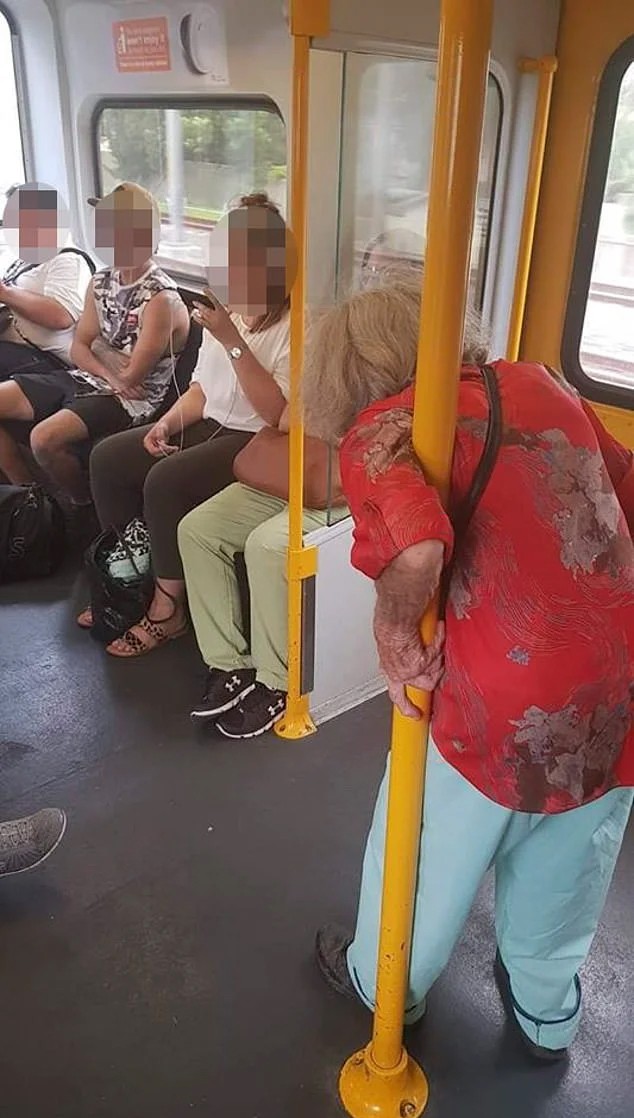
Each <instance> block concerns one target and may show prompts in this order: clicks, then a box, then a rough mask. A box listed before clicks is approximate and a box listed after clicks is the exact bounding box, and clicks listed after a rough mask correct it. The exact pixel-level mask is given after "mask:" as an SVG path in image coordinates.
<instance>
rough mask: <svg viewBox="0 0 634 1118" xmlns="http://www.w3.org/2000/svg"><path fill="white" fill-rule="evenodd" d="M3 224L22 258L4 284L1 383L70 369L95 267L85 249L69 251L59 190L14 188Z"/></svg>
mask: <svg viewBox="0 0 634 1118" xmlns="http://www.w3.org/2000/svg"><path fill="white" fill-rule="evenodd" d="M2 223H3V230H4V237H5V240H6V241H7V244H8V245H9V247H10V248H11V249H13V250H14V251H15V253H16V257H17V259H15V260H14V261H13V262H12V263H11V264H10V265H9V267H8V268H7V270H6V272H5V274H4V276H3V278H2V280H1V281H0V381H3V380H6V379H7V377H8V376H10V375H11V373H13V372H18V371H21V372H32V373H36V372H37V373H46V372H49V371H50V370H51V369H59V368H65V367H66V366H67V365H69V364H70V347H71V345H72V341H73V334H74V332H75V325H76V323H77V321H78V319H79V317H80V315H81V312H82V308H83V306H84V299H85V296H86V290H87V288H88V284H89V283H90V275H91V270H94V269H91V268H90V267H89V264H88V258H87V257H86V256H85V254H84V253H82V252H81V251H80V250H79V249H76V248H73V247H70V246H69V247H67V248H64V247H63V245H64V242H65V241H66V238H67V234H68V230H67V228H66V225H67V216H66V209H65V206H64V203H63V202H62V200H61V198H60V197H59V195H58V193H57V191H56V190H55V189H54V188H53V187H45V186H43V185H41V184H38V183H24V185H22V186H14V187H11V189H10V190H8V191H7V204H6V206H5V210H4V214H3V219H2Z"/></svg>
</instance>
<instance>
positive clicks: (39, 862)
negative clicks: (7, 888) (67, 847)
mask: <svg viewBox="0 0 634 1118" xmlns="http://www.w3.org/2000/svg"><path fill="white" fill-rule="evenodd" d="M60 810H61V809H60ZM67 823H68V819H67V817H66V812H65V811H62V829H61V831H60V833H59V835H58V836H57V838H56V840H55V842H54V843H53V845H52V846H51V849H50V850H47V851H46V854H43V855H42V857H41V858H38V860H37V862H34V863H33V865H32V866H23V867H22V869H20V870H4V871H3V872H1V873H0V881H2V880H3V879H4V878H5V877H17V876H18V874H20V873H31V872H32V871H33V870H36V869H38V868H39V866H41V865H42V864H43V863H44V862H46V861H47V859H48V858H50V856H51V854H54V853H55V851H56V850H57V847H58V846H59V844H60V842H61V841H62V839H63V837H64V835H65V834H66V826H67Z"/></svg>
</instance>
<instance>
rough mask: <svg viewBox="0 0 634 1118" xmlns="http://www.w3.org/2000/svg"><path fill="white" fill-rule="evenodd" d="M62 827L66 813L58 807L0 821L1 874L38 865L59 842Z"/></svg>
mask: <svg viewBox="0 0 634 1118" xmlns="http://www.w3.org/2000/svg"><path fill="white" fill-rule="evenodd" d="M65 830H66V814H65V812H63V811H60V809H59V808H57V807H47V808H44V809H43V810H42V811H38V812H36V814H35V815H27V816H26V818H25V819H10V820H8V821H7V822H6V823H0V877H8V876H9V875H10V874H13V873H24V872H25V870H32V869H34V868H35V866H39V865H40V863H41V862H44V861H45V860H46V859H47V858H48V857H49V855H50V854H52V853H53V851H54V850H55V848H56V847H57V846H59V844H60V842H61V841H62V838H63V835H64V831H65Z"/></svg>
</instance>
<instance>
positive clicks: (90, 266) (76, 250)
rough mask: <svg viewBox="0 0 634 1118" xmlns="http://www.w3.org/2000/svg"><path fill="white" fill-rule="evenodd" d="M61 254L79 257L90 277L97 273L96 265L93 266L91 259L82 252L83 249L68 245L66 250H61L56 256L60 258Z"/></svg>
mask: <svg viewBox="0 0 634 1118" xmlns="http://www.w3.org/2000/svg"><path fill="white" fill-rule="evenodd" d="M63 252H74V253H75V256H81V257H82V259H83V260H85V261H86V264H87V265H88V269H89V271H90V274H91V276H94V274H95V272H96V271H97V265H96V264H95V262H94V260H93V259H92V257H91V256H89V255H88V253H87V252H84V250H83V248H75V246H74V245H70V246H69V247H68V248H61V249H60V250H59V252H58V254H57V255H58V256H61V255H62V253H63Z"/></svg>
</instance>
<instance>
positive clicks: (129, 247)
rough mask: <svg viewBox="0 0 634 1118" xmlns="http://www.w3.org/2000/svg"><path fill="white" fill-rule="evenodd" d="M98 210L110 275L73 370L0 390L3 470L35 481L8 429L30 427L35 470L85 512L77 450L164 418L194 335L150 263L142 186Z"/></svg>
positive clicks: (126, 188) (151, 239)
mask: <svg viewBox="0 0 634 1118" xmlns="http://www.w3.org/2000/svg"><path fill="white" fill-rule="evenodd" d="M90 201H91V202H92V204H94V205H95V240H96V244H97V247H98V249H99V250H100V251H101V250H104V254H105V255H108V256H110V258H111V260H112V266H111V267H108V268H104V269H102V270H101V271H99V272H97V273H96V275H95V276H94V278H93V280H92V283H91V284H90V287H89V289H88V292H87V295H86V300H85V305H84V309H83V311H82V315H81V318H80V321H79V323H78V325H77V329H76V331H75V337H74V339H73V343H72V346H71V358H72V361H73V365H74V367H73V368H67V367H64V368H58V369H52V370H50V371H49V372H48V373H46V374H41V373H38V372H33V371H30V370H28V369H27V370H24V371H20V372H16V371H14V372H12V373H11V375H10V377H9V378H8V379H7V380H6V381H5V382H4V383H3V384H0V469H2V471H3V472H4V473H5V474H6V476H7V477H8V478H9V480H10V481H12V482H14V484H19V483H22V482H26V481H29V480H31V472H30V468H29V464H28V463H27V462H26V461H25V460H24V458H23V457H22V455H21V453H20V450H19V447H18V446H17V445H16V442H15V440H14V439H13V438H12V433H11V431H10V429H8V428H7V426H5V424H4V423H2V422H1V421H4V420H9V421H11V420H21V421H23V422H26V423H31V424H33V429H32V431H31V436H30V442H31V450H32V451H33V455H34V457H35V459H36V461H37V463H38V465H39V466H40V467H41V468H42V469H43V470H44V471H45V472H46V473H47V474H48V476H49V477H51V478H53V480H54V481H55V482H56V484H57V487H58V489H59V490H60V491H62V492H63V493H64V494H65V495H66V497H67V498H68V499H69V501H70V504H71V507H72V506H74V507H75V508H81V507H84V506H89V505H90V504H91V501H90V492H89V489H88V481H87V478H86V472H85V470H83V469H82V466H81V463H80V460H79V458H78V456H77V454H76V452H75V449H76V447H77V446H78V445H81V444H82V443H84V444H86V443H87V442H94V441H95V440H96V439H99V438H102V437H104V436H106V435H111V434H113V433H114V432H115V431H123V430H126V429H127V428H128V427H131V426H133V425H135V424H139V423H144V422H145V423H147V422H148V421H149V420H151V419H153V418H154V417H155V416H156V414H157V412H158V411H159V409H160V407H161V405H162V403H163V400H164V398H165V395H166V394H167V391H168V389H169V385H170V383H171V380H172V376H173V374H174V364H175V358H176V356H177V355H178V354H179V353H180V352H181V350H182V349H183V347H184V346H185V343H186V341H187V336H188V333H189V316H188V314H187V308H186V306H185V304H184V303H183V301H182V299H181V298H180V295H179V294H178V291H177V288H176V284H175V282H174V280H173V279H171V277H170V276H168V275H166V273H165V272H163V271H162V270H161V269H160V268H159V267H158V266H157V265H156V264H155V263H154V262H153V260H152V253H153V252H154V251H155V250H156V247H157V244H158V231H159V228H160V214H159V209H158V205H157V203H156V201H155V200H154V198H153V197H152V195H151V194H149V193H148V191H146V190H144V189H143V188H142V187H140V186H138V184H136V183H120V184H119V185H118V186H116V187H115V188H114V190H112V191H111V192H110V194H108V195H106V197H105V198H102V199H92V200H90Z"/></svg>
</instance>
